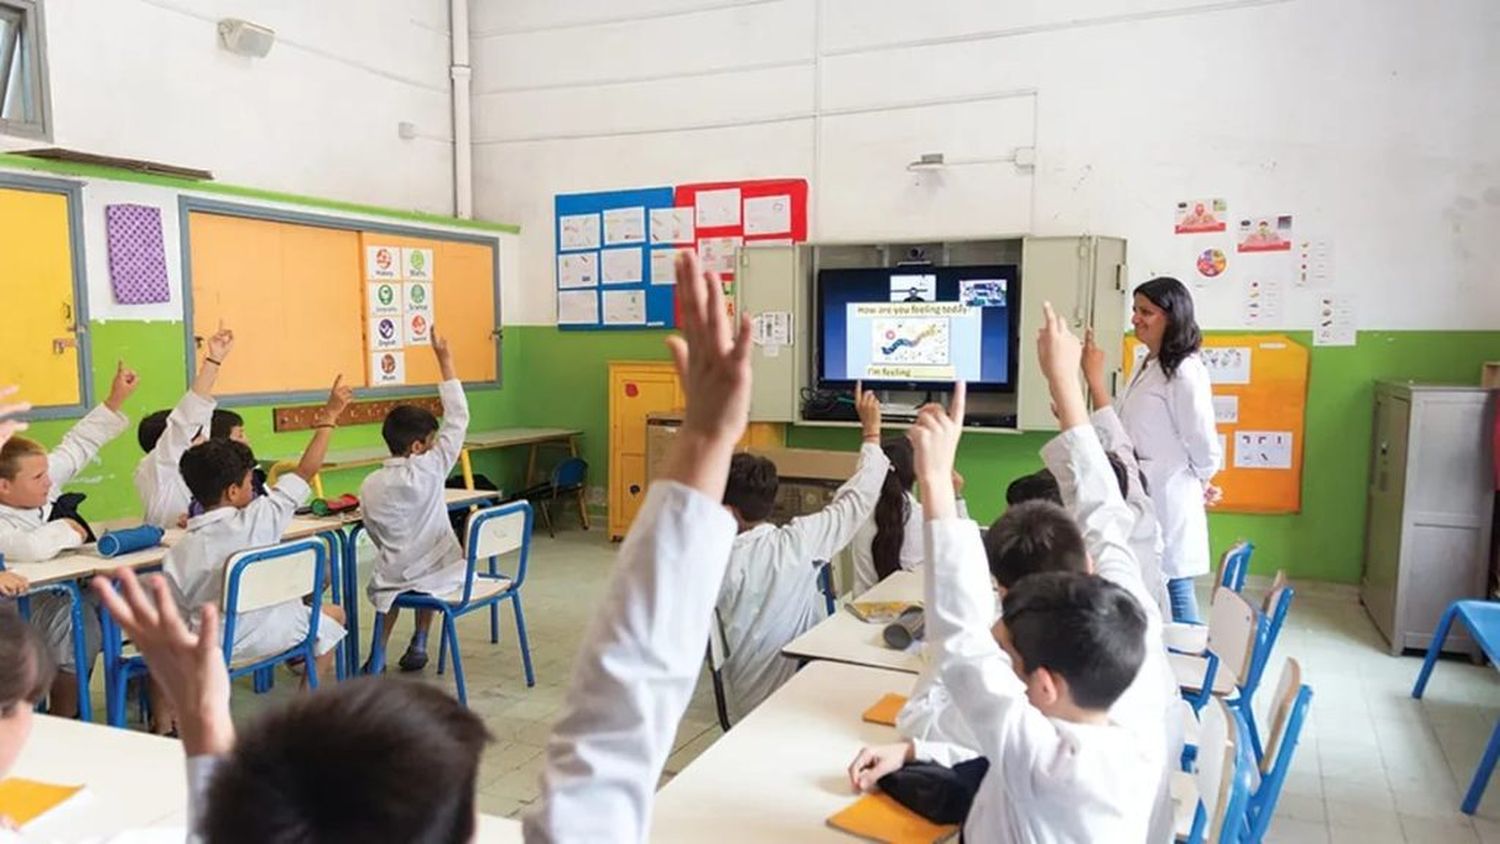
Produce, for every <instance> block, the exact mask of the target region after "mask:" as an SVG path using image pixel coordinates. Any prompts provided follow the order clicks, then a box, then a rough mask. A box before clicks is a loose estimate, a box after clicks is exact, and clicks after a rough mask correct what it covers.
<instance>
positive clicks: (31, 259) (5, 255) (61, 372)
mask: <svg viewBox="0 0 1500 844" xmlns="http://www.w3.org/2000/svg"><path fill="white" fill-rule="evenodd" d="M68 202H69V198H68V195H67V194H66V193H58V192H52V191H46V190H16V189H11V188H0V301H3V302H5V315H6V320H5V327H4V329H3V330H0V384H20V385H21V395H20V396H19V398H20V399H23V400H25V401H29V402H31V403H32V404H34V405H36V406H37V407H58V406H67V405H77V404H81V403H82V402H83V390H82V384H81V381H80V379H79V367H78V343H77V340H78V333H77V332H78V322H79V320H78V314H77V312H76V303H75V302H74V299H73V291H74V286H73V274H74V267H73V247H72V233H71V228H70V226H69V219H70V209H69V207H68ZM101 283H103V282H101Z"/></svg>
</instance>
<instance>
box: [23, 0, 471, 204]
mask: <svg viewBox="0 0 1500 844" xmlns="http://www.w3.org/2000/svg"><path fill="white" fill-rule="evenodd" d="M45 15H46V29H47V59H48V64H49V69H50V74H49V75H50V82H51V86H50V87H51V102H52V113H53V126H54V131H53V145H55V146H60V147H69V148H73V149H79V150H85V151H88V152H94V153H102V154H107V155H116V156H124V157H133V158H145V159H151V160H155V161H162V162H167V163H171V164H177V165H183V166H188V167H196V168H202V169H205V170H210V171H212V172H213V173H214V175H215V177H216V178H217V179H218V180H219V181H223V182H230V183H235V184H244V185H251V186H254V187H260V188H268V189H274V190H281V191H288V192H294V193H301V194H311V195H315V196H323V197H331V198H336V199H343V200H349V201H356V202H366V203H371V204H378V205H385V206H391V207H396V208H405V209H414V210H421V211H428V212H433V213H452V211H453V178H452V160H453V159H452V146H451V137H452V127H451V117H450V114H451V110H450V94H449V86H448V63H449V52H450V50H449V41H448V2H447V0H316V2H309V1H308V0H60V1H59V0H52V2H48V3H46V4H45ZM223 17H239V18H244V19H247V20H250V21H253V22H255V23H259V24H263V25H266V26H269V27H271V28H273V29H275V30H276V32H277V39H276V44H275V46H274V47H273V48H272V49H271V53H270V55H268V56H267V57H266V58H263V59H249V58H244V57H240V56H236V55H233V54H231V53H229V52H227V51H226V50H224V49H222V48H221V47H220V46H219V44H218V35H217V32H216V22H217V21H218V20H219V19H220V18H223ZM402 121H408V122H411V123H414V124H415V125H416V126H417V128H418V131H419V133H420V135H421V136H420V137H418V138H415V139H412V140H402V139H401V138H400V137H399V136H398V135H397V124H398V123H400V122H402ZM36 145H37V144H36V143H35V142H31V141H27V140H25V139H15V138H6V139H0V146H3V147H4V148H7V149H17V148H24V147H28V146H36Z"/></svg>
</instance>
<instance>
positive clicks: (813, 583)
mask: <svg viewBox="0 0 1500 844" xmlns="http://www.w3.org/2000/svg"><path fill="white" fill-rule="evenodd" d="M854 392H855V407H856V408H857V409H858V411H859V421H860V427H861V430H862V432H863V435H864V444H863V445H861V446H860V450H859V462H858V463H857V464H856V465H855V467H854V476H853V477H851V478H850V479H849V480H848V481H847V482H845V483H844V485H843V486H841V487H839V489H838V491H837V492H835V493H834V495H833V500H832V501H830V502H829V503H828V506H827V507H824V508H823V509H822V510H820V511H818V512H816V513H813V514H811V515H808V516H798V517H797V518H795V519H792V520H791V521H790V522H788V523H787V524H785V525H782V526H780V527H777V526H776V525H773V524H770V523H768V522H767V521H766V519H768V518H770V516H771V511H772V509H773V508H774V507H775V506H776V490H777V488H778V486H779V485H780V479H779V478H778V477H777V474H776V464H774V463H772V462H771V461H770V460H768V459H766V458H764V457H757V456H755V455H752V454H736V455H735V456H734V461H733V462H732V463H730V464H729V481H728V483H727V484H726V486H725V488H724V506H725V507H726V508H727V509H728V510H729V512H730V513H731V514H733V515H734V518H735V521H736V522H737V523H738V524H739V531H740V533H739V536H737V537H735V540H734V549H733V550H732V551H731V552H730V555H729V572H728V573H727V574H726V575H725V577H724V584H723V587H722V588H721V589H720V591H719V601H718V613H719V619H720V623H721V624H723V626H724V638H725V642H726V644H727V645H728V651H729V656H728V658H727V659H726V660H725V661H724V668H723V671H724V684H725V686H726V689H727V692H728V697H729V702H730V706H731V707H732V708H733V709H734V711H735V715H736V717H744V716H745V715H746V714H747V713H749V712H750V710H752V709H754V708H755V707H756V706H758V705H760V702H761V701H763V700H765V699H766V698H767V697H769V696H770V694H771V693H772V692H774V691H776V689H778V688H779V687H780V686H781V684H782V683H785V682H786V681H787V680H788V679H790V678H791V676H792V674H794V673H795V672H796V670H797V663H796V661H795V660H791V659H787V658H785V657H783V656H782V655H781V649H782V648H783V647H786V645H787V643H788V642H790V641H792V640H793V639H795V638H797V637H798V636H800V635H802V634H803V633H805V632H807V631H808V630H809V629H811V628H812V626H813V625H815V624H817V623H818V622H819V621H822V620H823V619H824V618H826V617H827V611H826V610H825V609H824V605H823V596H822V594H821V593H820V592H819V591H818V587H817V583H818V567H819V566H820V565H822V564H823V563H826V562H828V561H829V560H831V559H832V558H833V555H834V554H837V553H838V552H839V550H840V549H841V548H843V547H844V546H845V545H848V544H849V540H851V539H853V538H854V533H855V531H857V530H859V526H860V525H862V524H864V523H865V522H866V521H868V520H869V518H870V513H871V512H872V511H874V509H875V501H876V499H877V498H878V497H879V496H880V488H881V485H882V484H884V483H885V479H886V476H887V475H888V474H889V473H890V468H891V463H890V461H889V460H887V459H886V456H885V453H884V452H882V451H881V450H880V445H879V443H880V402H879V401H878V400H877V399H876V398H875V394H874V393H868V392H865V391H864V390H862V389H860V387H859V385H857V384H856V385H855V388H854Z"/></svg>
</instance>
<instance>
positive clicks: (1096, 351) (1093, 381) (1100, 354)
mask: <svg viewBox="0 0 1500 844" xmlns="http://www.w3.org/2000/svg"><path fill="white" fill-rule="evenodd" d="M1083 378H1084V380H1085V381H1087V382H1088V385H1089V387H1090V389H1092V388H1093V387H1094V386H1095V385H1100V386H1102V385H1103V384H1104V350H1103V349H1101V348H1099V346H1098V344H1096V343H1095V342H1094V329H1092V328H1090V329H1089V330H1088V331H1086V332H1084V335H1083Z"/></svg>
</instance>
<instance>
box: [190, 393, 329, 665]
mask: <svg viewBox="0 0 1500 844" xmlns="http://www.w3.org/2000/svg"><path fill="white" fill-rule="evenodd" d="M341 381H342V376H340V380H339V381H335V382H334V384H333V390H332V391H331V392H330V394H329V396H328V401H327V403H325V404H324V406H323V408H322V410H321V412H320V417H319V421H318V422H317V424H316V425H314V428H315V429H316V430H315V432H314V433H313V437H312V441H311V442H309V443H308V444H307V449H306V450H305V451H304V452H303V453H302V460H301V462H300V463H298V465H297V470H296V471H295V472H294V473H292V474H289V475H284V476H282V478H281V479H280V480H278V481H277V483H276V486H275V487H273V488H272V489H271V491H270V493H269V494H267V495H264V496H262V497H260V498H256V497H255V493H254V490H253V486H252V481H251V471H252V470H253V469H254V468H255V456H254V455H253V454H251V453H250V447H249V446H247V445H245V444H244V443H239V442H235V441H233V440H227V439H225V440H219V439H212V438H210V439H209V440H208V441H206V442H201V443H199V444H197V445H195V446H193V447H192V448H190V449H188V451H187V453H186V454H184V455H183V456H182V476H183V479H184V480H186V481H187V485H188V489H189V490H191V491H192V493H193V497H194V498H195V499H197V500H198V501H200V502H205V503H206V511H205V512H204V513H203V514H202V515H201V516H194V517H193V518H192V519H190V520H189V521H188V525H187V535H186V536H184V537H183V538H182V539H181V540H179V541H178V543H177V544H176V545H173V546H172V548H171V549H170V550H169V551H167V556H166V558H165V559H164V560H163V561H162V569H163V571H164V572H165V574H166V577H167V581H168V582H169V583H170V584H171V585H172V591H173V594H174V595H175V597H176V600H177V605H178V606H179V607H180V608H181V609H182V611H183V612H184V613H188V614H190V615H191V616H193V617H195V618H196V617H198V616H199V615H200V614H201V612H202V611H203V608H204V607H205V606H217V605H218V603H219V601H220V600H222V599H223V596H224V579H225V578H226V577H227V576H228V571H227V568H226V566H227V563H228V561H229V558H230V557H231V556H233V555H234V554H237V553H239V552H240V551H244V550H247V549H250V548H257V547H261V546H265V545H275V544H276V543H278V542H280V541H281V537H282V535H283V534H284V533H286V529H287V526H288V525H290V524H291V521H292V518H293V516H294V515H295V513H296V510H297V508H298V507H300V506H301V505H302V504H303V502H305V501H306V500H307V498H308V495H309V494H310V493H311V489H310V488H309V487H308V485H307V484H308V481H309V480H310V479H311V478H312V476H313V475H315V474H317V472H318V469H319V467H321V466H322V465H323V456H324V454H325V453H326V452H327V451H328V441H329V439H330V438H331V437H332V434H333V429H334V427H335V426H336V425H337V420H338V418H339V414H340V413H342V412H343V411H344V408H345V407H347V406H348V405H349V401H350V399H351V398H352V397H353V392H352V391H351V390H350V389H349V388H348V387H344V386H341V385H340V382H341ZM322 609H323V615H325V616H327V618H324V619H322V620H320V621H319V623H318V642H317V648H316V650H317V653H318V670H319V671H320V672H323V675H322V676H332V675H331V672H332V671H333V656H334V654H333V648H334V646H335V645H337V644H338V643H339V641H340V640H341V639H343V638H344V628H343V620H344V617H343V611H342V610H341V609H340V608H339V607H336V606H332V605H329V604H324V605H323V608H322ZM310 620H311V610H310V609H309V608H308V607H307V606H306V605H304V604H303V603H302V602H301V601H287V602H285V603H282V604H278V605H276V606H273V607H266V608H263V609H258V610H253V611H251V612H247V613H245V614H244V615H242V616H241V617H240V619H239V621H238V622H237V623H236V626H235V631H234V632H235V637H234V646H233V650H232V661H234V662H239V661H242V660H249V659H253V658H259V657H266V656H270V655H272V654H276V653H280V652H281V651H284V650H286V649H287V648H290V647H292V646H293V645H295V644H297V643H298V642H300V641H301V640H302V639H303V637H305V636H306V635H307V628H308V624H309V622H310ZM304 682H305V678H304Z"/></svg>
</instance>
